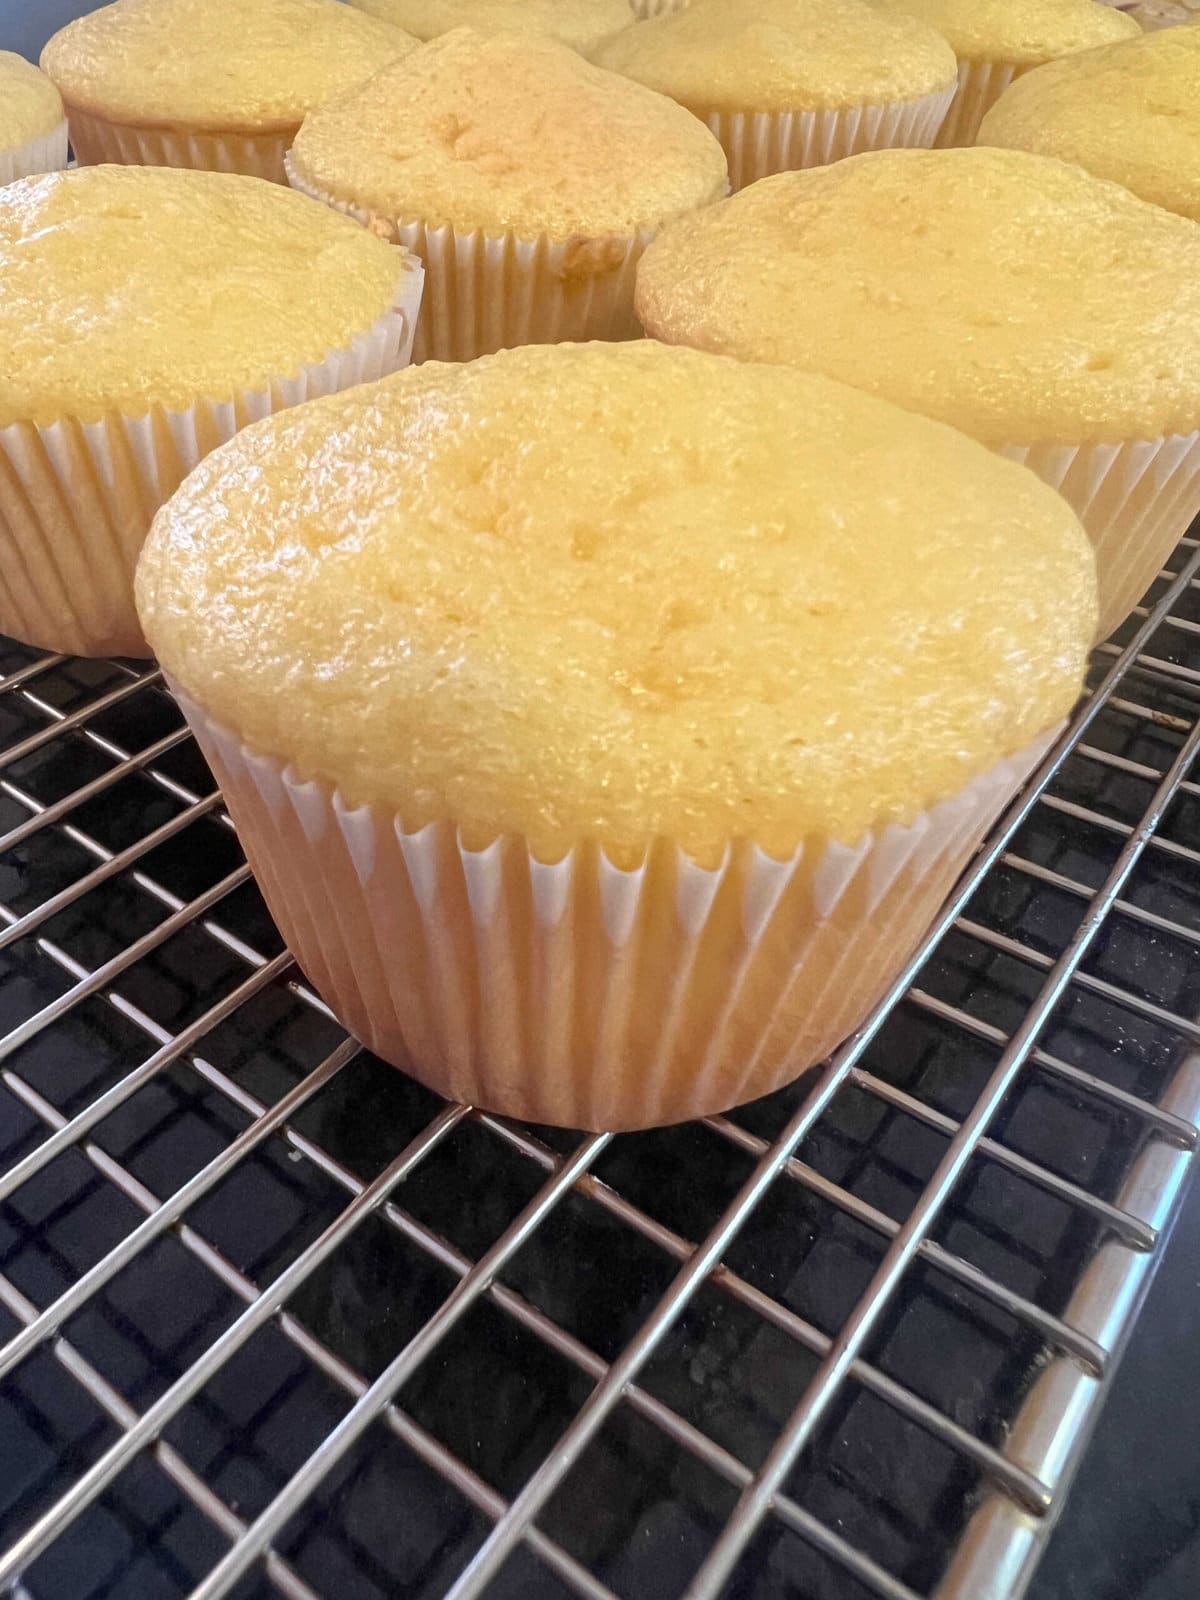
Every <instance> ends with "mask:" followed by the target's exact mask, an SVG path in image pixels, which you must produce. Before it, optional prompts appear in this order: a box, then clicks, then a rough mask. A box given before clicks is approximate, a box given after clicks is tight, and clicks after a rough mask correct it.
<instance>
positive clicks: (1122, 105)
mask: <svg viewBox="0 0 1200 1600" xmlns="http://www.w3.org/2000/svg"><path fill="white" fill-rule="evenodd" d="M979 143H980V144H990V145H1003V146H1005V147H1007V148H1008V149H1011V150H1032V151H1035V152H1037V153H1039V154H1041V155H1046V156H1057V157H1058V158H1059V159H1060V160H1061V161H1074V162H1076V163H1077V164H1078V165H1079V166H1081V167H1086V168H1087V170H1088V171H1089V172H1094V173H1095V174H1096V176H1097V177H1100V178H1111V179H1113V181H1114V182H1115V183H1119V184H1121V185H1122V186H1123V187H1124V188H1126V189H1132V190H1133V192H1134V194H1137V195H1140V196H1141V197H1142V199H1143V200H1152V201H1153V202H1154V204H1155V205H1157V206H1165V207H1166V208H1167V210H1168V211H1177V212H1178V213H1179V214H1180V216H1183V217H1191V218H1192V220H1193V221H1194V222H1200V28H1171V29H1168V30H1166V31H1164V32H1162V33H1148V34H1144V35H1143V36H1142V37H1141V38H1140V39H1134V40H1131V41H1130V42H1129V43H1127V44H1115V45H1110V46H1108V47H1107V48H1105V49H1103V50H1089V51H1087V52H1086V53H1085V54H1083V55H1077V56H1064V57H1063V59H1062V60H1061V61H1052V62H1051V63H1050V64H1049V66H1045V67H1039V68H1038V69H1037V71H1036V72H1030V73H1028V74H1026V76H1025V77H1023V78H1021V79H1019V80H1018V82H1016V83H1014V84H1013V86H1012V88H1011V89H1009V90H1008V91H1007V93H1005V94H1004V95H1002V96H1001V98H1000V99H999V100H998V101H997V102H996V104H995V105H994V106H993V107H992V109H991V110H990V111H989V112H988V114H987V116H986V117H984V119H983V126H982V127H981V128H980V130H979Z"/></svg>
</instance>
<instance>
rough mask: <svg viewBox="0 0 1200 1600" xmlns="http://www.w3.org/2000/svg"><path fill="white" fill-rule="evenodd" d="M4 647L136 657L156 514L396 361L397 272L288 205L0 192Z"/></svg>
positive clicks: (409, 303)
mask: <svg viewBox="0 0 1200 1600" xmlns="http://www.w3.org/2000/svg"><path fill="white" fill-rule="evenodd" d="M0 280H2V281H3V283H4V293H3V295H0V633H7V634H11V635H13V636H15V637H16V638H19V639H24V640H26V641H27V642H29V643H31V644H35V645H40V646H42V647H43V648H46V649H52V650H63V651H68V652H71V653H74V654H83V655H102V654H127V655H138V654H145V643H144V641H143V639H142V635H141V630H140V628H139V626H138V622H137V616H136V614H135V612H134V607H133V588H132V578H133V567H134V563H135V561H136V559H137V555H138V551H139V549H140V548H141V544H142V540H143V539H144V537H145V534H146V530H147V528H148V527H149V525H150V519H151V518H152V516H153V515H154V512H155V510H156V509H157V508H158V506H159V505H160V504H161V503H162V501H163V500H164V499H166V497H167V496H168V495H169V494H171V493H172V491H173V490H174V489H175V487H176V486H177V484H178V483H179V482H180V480H181V479H182V478H183V477H184V475H185V474H186V473H187V472H188V471H189V470H190V468H191V467H192V466H194V465H195V463H196V462H197V461H198V460H199V459H200V457H201V456H203V455H204V454H206V452H207V451H209V450H211V449H212V448H213V446H214V445H217V444H220V443H221V442H222V441H223V440H225V439H228V438H230V437H231V436H232V434H233V433H234V432H235V431H236V430H237V428H239V427H240V426H242V425H243V424H244V423H246V422H248V421H250V420H252V419H255V418H258V417H262V416H265V415H267V414H268V413H269V412H271V411H273V410H277V409H280V408H281V407H283V406H287V405H293V404H295V403H296V402H297V401H298V400H303V399H306V398H308V397H309V396H310V395H317V394H326V393H329V392H330V391H331V390H333V389H337V388H342V387H345V386H346V385H347V384H350V383H356V382H361V381H363V380H365V379H368V378H378V377H381V376H382V375H384V374H385V373H388V372H392V371H394V370H395V369H396V367H397V366H399V365H402V364H403V363H404V361H405V360H406V359H407V356H408V351H409V349H410V347H411V341H412V333H413V327H414V324H415V320H416V309H417V303H418V301H419V298H420V280H421V274H420V269H419V266H418V264H417V263H416V262H415V261H413V259H412V258H411V257H408V256H406V255H404V254H403V253H401V252H398V251H395V250H393V249H391V248H390V247H389V246H387V245H385V244H383V243H381V242H380V241H379V240H377V239H374V238H372V237H371V236H370V235H369V234H368V233H366V232H364V230H363V229H361V228H358V227H356V226H355V225H354V224H353V223H350V222H348V221H347V220H346V219H345V218H343V217H339V216H336V215H335V214H334V213H333V212H331V211H328V210H325V209H323V208H321V207H319V206H315V205H313V204H311V202H309V201H307V200H305V199H303V198H302V197H301V196H300V195H294V194H291V193H289V192H288V191H287V190H286V189H280V188H278V187H274V186H269V185H267V184H263V183H259V182H258V181H257V180H255V179H251V178H244V177H240V176H235V175H233V174H225V173H207V172H178V171H167V170H163V169H159V168H135V167H86V168H81V169H79V170H78V171H74V172H64V173H56V174H53V175H51V176H48V177H42V178H25V179H22V180H20V181H18V182H16V183H13V184H10V185H9V186H8V187H7V188H5V189H2V190H0Z"/></svg>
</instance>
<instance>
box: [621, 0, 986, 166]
mask: <svg viewBox="0 0 1200 1600" xmlns="http://www.w3.org/2000/svg"><path fill="white" fill-rule="evenodd" d="M592 59H593V60H594V61H595V62H596V63H597V65H598V66H601V67H607V68H609V69H610V70H611V71H613V72H620V73H623V74H624V75H625V76H626V77H629V78H634V79H636V81H637V82H638V83H643V84H645V85H646V87H647V88H650V89H656V90H657V91H658V92H659V93H660V94H666V95H670V97H671V99H672V100H678V101H679V103H680V105H683V106H686V107H687V109H688V110H689V111H691V112H692V113H693V114H694V115H695V116H697V117H699V118H700V119H701V120H702V121H703V122H706V123H707V124H708V126H709V127H710V128H711V129H712V131H713V132H714V133H715V134H716V136H717V138H718V139H719V140H720V141H721V144H722V146H723V147H724V150H725V154H726V156H727V157H728V160H729V178H730V182H731V184H732V186H733V187H734V188H735V189H740V188H743V187H745V185H746V184H749V183H754V182H756V181H757V180H758V179H759V178H765V177H766V176H767V175H768V174H770V173H773V172H784V171H787V170H789V169H792V168H796V167H815V166H822V165H824V164H825V163H826V162H829V161H837V160H840V159H841V158H842V157H843V156H849V155H854V154H856V153H857V152H858V151H861V150H881V149H886V148H888V147H889V146H892V145H931V144H932V143H933V140H934V136H935V135H936V133H937V131H938V128H939V127H940V126H941V123H942V119H943V117H944V116H945V114H946V108H947V107H948V106H949V104H950V101H951V100H952V99H953V97H954V92H955V87H956V84H957V79H956V77H955V72H956V63H955V59H954V52H953V51H952V50H951V49H950V46H949V45H948V44H947V43H946V41H945V40H944V39H943V38H942V36H941V35H940V34H938V33H935V32H934V30H933V29H932V28H930V27H928V26H926V24H925V23H923V22H918V21H916V20H915V19H914V18H912V17H906V16H889V15H887V14H886V13H883V12H880V11H877V10H876V9H874V8H873V7H872V6H871V5H870V4H867V3H866V0H863V3H862V4H860V3H859V0H737V3H736V4H732V5H731V4H730V3H729V0H692V3H691V4H690V5H689V6H688V8H687V9H686V10H685V11H677V12H675V13H674V14H673V15H670V16H664V17H660V18H658V19H656V20H654V21H650V22H645V23H640V24H638V25H637V26H635V27H632V28H626V29H625V30H624V31H623V32H621V33H618V34H616V35H615V36H614V37H612V38H611V39H609V40H608V41H607V42H606V43H604V44H603V45H601V46H600V47H599V48H598V49H597V50H596V51H594V52H593V56H592Z"/></svg>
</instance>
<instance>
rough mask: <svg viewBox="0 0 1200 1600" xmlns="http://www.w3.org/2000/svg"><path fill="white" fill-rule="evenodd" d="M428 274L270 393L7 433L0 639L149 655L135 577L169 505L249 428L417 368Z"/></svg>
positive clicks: (81, 651)
mask: <svg viewBox="0 0 1200 1600" xmlns="http://www.w3.org/2000/svg"><path fill="white" fill-rule="evenodd" d="M421 278H422V272H421V268H420V265H419V263H417V262H416V261H412V262H411V263H410V264H408V266H407V268H406V270H405V272H404V274H403V280H402V283H401V286H400V289H399V290H398V293H397V298H396V302H395V305H394V307H393V308H392V309H391V310H389V311H387V312H386V313H385V314H384V315H383V316H382V317H380V318H379V319H378V321H376V322H375V323H374V324H373V325H372V326H371V327H370V328H368V329H367V330H366V331H365V332H363V333H361V334H359V335H357V336H356V337H355V339H354V340H353V341H352V343H351V344H350V345H349V346H348V347H347V348H346V349H343V350H335V351H332V352H331V353H330V354H329V355H327V356H326V357H325V358H324V360H322V361H319V362H313V363H311V364H310V365H308V366H305V367H302V368H301V369H300V371H299V372H298V373H297V374H296V375H295V376H294V377H288V378H279V379H274V380H272V381H271V383H269V384H268V385H266V386H264V387H263V388H261V389H254V390H244V391H242V392H240V393H238V394H235V395H233V396H232V397H231V398H229V399H225V400H207V399H202V400H198V401H197V402H196V403H195V404H194V405H191V406H189V407H187V409H186V410H183V411H168V410H166V409H164V408H163V407H162V406H154V407H153V408H151V409H150V410H149V411H147V412H145V413H143V414H142V415H140V416H132V415H128V414H126V413H124V412H118V411H113V412H109V413H107V414H106V415H104V416H103V417H101V418H100V419H99V420H98V421H95V422H82V421H80V420H79V419H78V418H75V417H64V418H62V419H61V420H59V421H56V422H53V423H50V424H49V425H48V426H45V427H39V426H38V425H37V424H35V423H32V422H13V423H10V424H9V425H8V426H7V427H4V428H0V633H6V634H9V635H11V636H12V637H14V638H17V639H21V640H24V641H25V642H26V643H28V644H33V645H37V646H39V647H40V648H42V649H46V650H59V651H63V652H64V653H66V654H69V655H132V656H139V655H148V654H149V650H148V649H147V646H146V643H145V640H144V639H143V637H142V630H141V626H140V624H139V623H138V619H137V612H136V611H135V609H134V602H133V573H134V568H135V566H136V564H137V558H138V555H139V553H140V551H141V548H142V544H143V542H144V540H145V537H146V534H147V532H148V531H149V527H150V523H151V520H152V519H153V517H154V513H155V512H156V511H157V510H158V508H159V506H160V505H162V503H163V502H164V501H165V500H167V499H168V498H169V497H170V496H171V495H172V494H173V493H174V491H175V490H176V489H177V488H178V486H179V484H180V483H181V482H182V481H183V479H184V478H185V477H186V476H187V474H188V473H189V472H190V471H191V470H192V468H193V467H194V466H195V465H196V464H197V462H198V461H200V459H201V458H202V457H203V456H206V455H207V454H208V453H209V451H210V450H214V449H215V448H216V447H217V445H219V444H224V443H225V441H226V440H227V439H231V438H232V437H233V435H234V434H235V433H237V431H238V430H239V428H243V427H245V426H246V424H247V423H250V422H256V421H258V420H259V419H260V418H261V417H265V416H268V415H270V413H271V412H274V411H282V410H284V409H286V408H287V407H289V406H294V405H298V404H299V403H300V401H302V400H310V399H313V398H315V397H316V396H318V395H323V394H332V393H334V392H335V391H336V390H340V389H348V388H350V387H351V386H352V385H354V384H357V383H365V382H368V381H370V380H372V379H375V378H382V377H385V376H386V375H387V374H388V373H390V372H395V371H396V370H397V369H398V368H400V367H402V366H404V365H406V363H407V361H408V359H409V355H410V352H411V349H412V339H413V330H414V326H415V322H416V315H417V310H418V307H419V304H420V296H421Z"/></svg>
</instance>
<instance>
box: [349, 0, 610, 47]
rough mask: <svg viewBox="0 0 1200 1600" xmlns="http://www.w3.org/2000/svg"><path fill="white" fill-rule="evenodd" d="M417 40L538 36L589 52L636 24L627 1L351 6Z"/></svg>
mask: <svg viewBox="0 0 1200 1600" xmlns="http://www.w3.org/2000/svg"><path fill="white" fill-rule="evenodd" d="M350 3H351V4H352V5H355V6H358V7H359V8H360V10H363V11H369V12H370V13H371V15H372V16H375V17H382V18H383V20H384V21H385V22H392V23H395V24H396V25H397V26H398V27H401V28H404V29H405V30H406V31H407V32H408V33H411V34H414V35H415V36H416V37H417V38H418V39H435V38H437V36H438V34H441V33H449V32H450V30H451V29H452V28H475V29H477V30H478V31H479V32H480V33H535V34H543V35H545V36H546V37H547V38H549V39H557V40H558V42H559V43H560V44H568V45H570V46H571V48H572V49H573V50H587V49H590V47H591V46H592V45H595V44H598V43H599V42H600V40H601V39H603V38H605V37H606V36H607V35H608V34H610V33H615V32H616V31H617V29H618V28H627V27H629V26H630V25H631V24H632V22H633V20H634V19H633V12H632V10H631V9H630V4H629V0H350Z"/></svg>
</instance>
